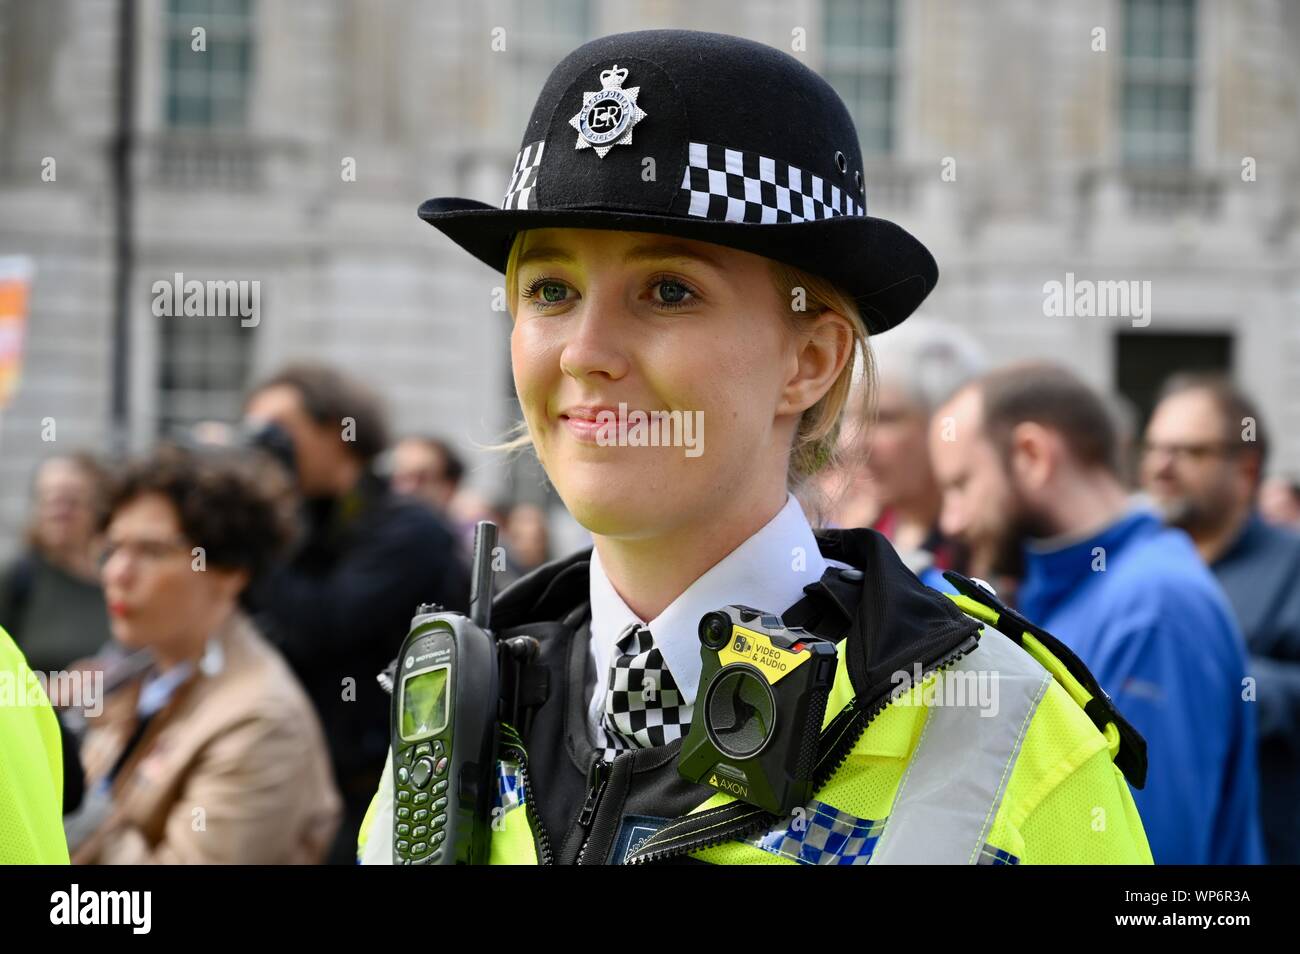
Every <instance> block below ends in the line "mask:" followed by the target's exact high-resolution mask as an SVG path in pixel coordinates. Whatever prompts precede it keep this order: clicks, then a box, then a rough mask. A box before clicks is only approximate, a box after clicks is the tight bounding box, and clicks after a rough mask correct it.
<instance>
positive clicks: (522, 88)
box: [502, 0, 636, 141]
mask: <svg viewBox="0 0 1300 954" xmlns="http://www.w3.org/2000/svg"><path fill="white" fill-rule="evenodd" d="M514 22H515V24H516V25H517V26H516V29H515V30H514V33H513V35H511V36H509V37H508V38H507V42H509V43H510V44H512V46H511V47H510V48H511V49H512V50H514V51H516V52H515V53H514V55H515V56H517V57H518V59H517V60H516V62H517V63H518V64H519V66H518V72H517V74H516V76H515V82H514V84H513V89H514V94H515V95H514V97H513V99H512V102H510V103H509V104H508V108H507V109H506V113H505V115H503V116H502V120H503V121H504V123H505V128H506V129H508V130H509V138H510V139H511V140H512V141H513V140H514V137H515V136H517V135H518V133H519V130H520V129H522V128H523V127H524V124H525V123H527V122H528V118H529V116H530V115H531V113H532V109H533V105H534V103H536V101H537V97H538V95H539V94H540V93H541V91H542V86H543V85H545V83H546V79H547V77H548V76H550V75H551V70H553V69H554V68H555V64H557V63H559V62H560V60H562V59H564V58H565V57H566V56H567V55H568V54H570V53H572V52H573V50H574V48H575V47H577V46H581V45H582V44H583V43H585V42H587V40H589V39H591V29H592V13H591V0H515V16H514ZM514 44H518V45H517V46H515V45H514ZM628 85H629V86H635V85H636V83H635V82H631V81H630V82H629V83H628Z"/></svg>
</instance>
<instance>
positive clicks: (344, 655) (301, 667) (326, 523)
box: [245, 364, 469, 863]
mask: <svg viewBox="0 0 1300 954" xmlns="http://www.w3.org/2000/svg"><path fill="white" fill-rule="evenodd" d="M245 415H246V418H247V420H248V422H249V423H250V424H251V425H253V426H255V427H265V426H266V425H274V426H275V428H277V429H278V430H279V431H280V432H281V433H282V438H283V439H287V440H285V441H284V442H285V443H286V444H287V445H290V446H291V447H292V457H293V470H294V475H295V477H296V480H297V484H298V489H299V491H300V492H301V494H302V496H303V498H304V499H303V520H304V524H305V527H304V529H305V534H304V537H303V539H302V541H301V543H300V546H299V548H298V549H297V551H296V553H295V554H294V556H293V557H292V559H291V560H290V561H289V562H288V563H287V564H285V565H284V566H281V567H280V568H278V569H277V570H276V571H275V572H273V573H272V574H270V575H269V578H268V579H267V580H266V581H265V582H264V583H263V584H262V585H261V586H260V587H259V588H258V591H257V592H256V594H254V596H253V597H252V600H253V602H254V603H255V608H256V609H257V611H258V612H259V616H260V617H261V619H262V622H263V623H264V625H265V626H266V628H267V631H268V632H269V633H270V634H271V635H272V638H273V639H274V640H275V642H276V644H277V645H278V646H279V648H280V649H281V651H282V652H283V653H284V654H285V656H286V657H287V658H288V660H289V662H290V664H291V665H292V667H293V669H294V671H295V672H296V673H297V675H298V678H299V679H300V680H301V681H302V683H303V685H304V686H305V687H306V689H307V692H308V694H309V695H310V696H311V699H312V701H313V703H314V704H315V706H316V709H317V711H318V712H319V714H320V718H321V722H322V724H323V726H324V729H325V736H326V738H327V740H328V741H329V747H330V754H331V757H332V759H333V762H334V771H335V775H336V778H337V781H338V785H339V789H340V791H341V792H342V793H343V799H344V819H343V824H342V826H341V828H340V832H339V837H338V839H337V841H336V843H335V846H334V850H333V852H332V853H331V860H332V861H337V862H340V863H346V862H349V861H350V860H351V859H352V856H353V846H354V845H355V842H356V833H357V829H358V827H359V826H360V822H361V818H362V816H363V815H364V813H365V809H366V805H367V803H368V801H369V798H370V795H371V793H373V791H374V787H375V782H376V780H377V779H378V777H379V773H380V770H381V769H382V767H383V764H384V755H385V752H386V750H387V747H388V697H387V696H386V695H385V694H384V693H383V691H382V690H381V689H380V687H379V686H378V685H377V684H376V683H375V680H374V673H376V672H377V671H379V670H380V669H382V668H383V667H384V665H385V664H386V663H387V662H388V660H389V659H391V658H392V656H393V654H394V653H395V652H396V651H397V648H398V646H399V645H400V643H401V641H402V637H403V636H404V635H405V634H406V630H407V627H408V625H409V624H410V621H411V616H412V614H413V612H414V611H415V608H416V606H417V605H418V604H420V603H423V602H438V603H441V604H443V605H445V606H447V607H448V608H450V609H464V608H465V607H466V606H467V605H468V598H469V583H468V576H467V573H466V570H465V568H464V566H463V565H462V564H461V562H460V560H459V558H458V556H457V550H456V544H455V540H454V539H453V537H452V535H451V532H450V531H449V530H448V529H447V528H446V526H445V525H444V524H443V523H442V521H441V520H440V519H439V518H438V517H437V516H436V515H434V514H433V513H432V512H430V511H429V510H428V509H427V508H425V507H423V506H421V505H419V504H418V503H416V502H414V501H408V500H405V499H403V498H401V497H399V496H396V495H394V494H392V493H391V492H390V491H389V489H388V487H387V485H386V483H385V481H384V480H383V479H382V478H381V477H380V476H379V475H377V474H376V473H375V472H374V470H373V466H372V465H373V463H374V461H375V459H376V458H377V457H378V456H379V454H380V453H381V452H382V451H383V450H384V449H385V447H386V446H387V443H388V429H387V423H386V421H385V418H384V413H383V409H382V407H381V405H380V403H379V401H378V400H377V399H376V397H375V396H374V395H373V394H371V392H370V391H369V389H367V388H365V387H364V386H363V385H361V384H360V383H359V382H357V381H354V380H353V379H351V378H349V377H348V376H346V375H344V374H342V373H341V372H339V371H336V370H334V369H332V368H329V367H326V366H322V365H311V364H302V365H294V366H290V367H286V368H284V369H283V370H281V371H280V372H278V373H277V374H275V375H273V376H272V377H270V378H269V379H267V380H265V381H263V382H261V383H260V384H258V385H257V386H256V387H255V388H254V389H253V390H252V392H251V393H250V395H249V397H248V400H247V402H246V404H245Z"/></svg>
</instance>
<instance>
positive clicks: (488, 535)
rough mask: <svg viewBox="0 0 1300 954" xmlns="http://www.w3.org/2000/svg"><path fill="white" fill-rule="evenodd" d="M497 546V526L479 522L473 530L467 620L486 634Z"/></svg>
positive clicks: (490, 610) (489, 624)
mask: <svg viewBox="0 0 1300 954" xmlns="http://www.w3.org/2000/svg"><path fill="white" fill-rule="evenodd" d="M496 546H497V525H496V524H495V523H493V522H492V521H491V520H480V521H479V522H478V526H476V527H475V528H474V567H473V570H472V572H473V578H472V579H471V580H470V591H469V618H470V619H471V620H473V621H474V625H475V626H477V627H478V628H479V629H481V630H483V631H484V632H485V633H486V632H491V631H492V551H493V550H495V549H496Z"/></svg>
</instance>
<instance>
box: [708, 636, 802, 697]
mask: <svg viewBox="0 0 1300 954" xmlns="http://www.w3.org/2000/svg"><path fill="white" fill-rule="evenodd" d="M810 655H811V654H810V653H792V652H790V650H788V649H781V648H779V647H777V646H773V645H772V640H771V639H769V638H768V637H767V636H765V635H763V634H762V633H756V632H754V631H753V630H752V629H745V628H744V627H743V626H736V625H734V624H733V625H732V627H731V642H729V643H727V645H726V646H724V647H722V648H721V649H719V650H718V665H720V666H729V665H731V664H733V663H742V662H743V663H749V664H750V665H751V666H756V667H757V668H758V671H759V672H761V673H762V674H763V675H764V676H766V677H767V681H768V683H769V684H773V685H774V684H776V683H778V682H780V681H781V680H782V679H784V678H785V677H786V676H788V675H789V674H790V673H792V672H793V671H794V670H796V669H798V668H799V667H800V666H802V665H803V664H804V663H806V662H807V661H808V659H809V656H810Z"/></svg>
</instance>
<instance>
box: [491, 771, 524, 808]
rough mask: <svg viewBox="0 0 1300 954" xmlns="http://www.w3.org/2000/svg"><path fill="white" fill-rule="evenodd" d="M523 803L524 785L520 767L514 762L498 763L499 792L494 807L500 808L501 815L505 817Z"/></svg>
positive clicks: (494, 800) (493, 801)
mask: <svg viewBox="0 0 1300 954" xmlns="http://www.w3.org/2000/svg"><path fill="white" fill-rule="evenodd" d="M523 803H524V783H523V779H522V777H521V776H520V775H519V766H518V765H517V764H515V763H514V762H497V792H496V796H495V797H494V798H493V800H492V807H493V808H500V809H501V810H502V811H501V814H502V815H505V814H506V813H507V812H509V811H511V810H513V809H515V808H518V807H519V806H520V805H522V804H523Z"/></svg>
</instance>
